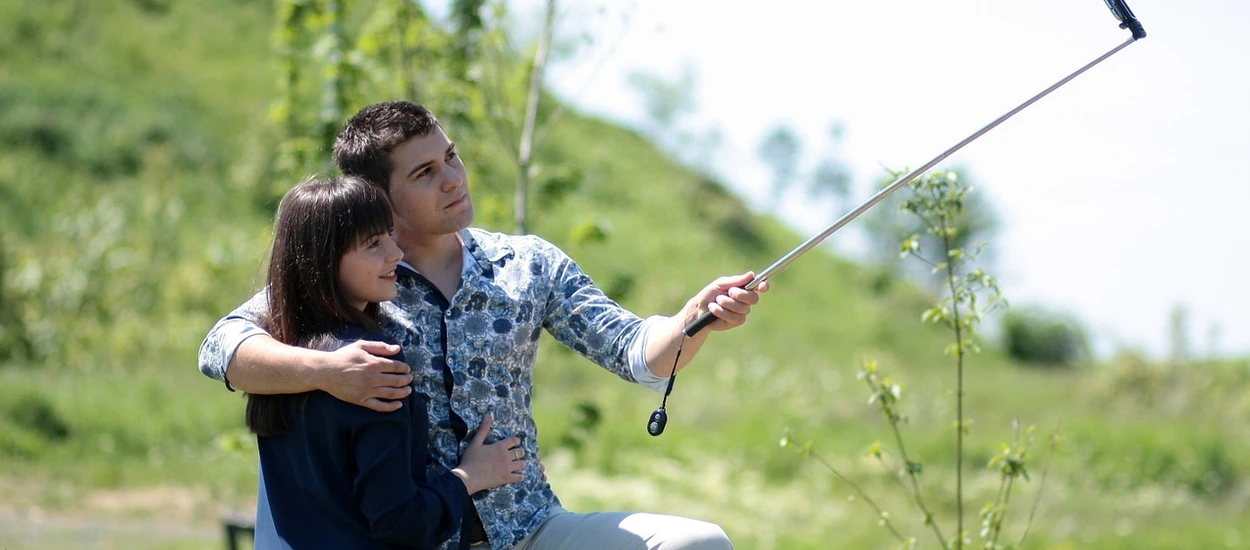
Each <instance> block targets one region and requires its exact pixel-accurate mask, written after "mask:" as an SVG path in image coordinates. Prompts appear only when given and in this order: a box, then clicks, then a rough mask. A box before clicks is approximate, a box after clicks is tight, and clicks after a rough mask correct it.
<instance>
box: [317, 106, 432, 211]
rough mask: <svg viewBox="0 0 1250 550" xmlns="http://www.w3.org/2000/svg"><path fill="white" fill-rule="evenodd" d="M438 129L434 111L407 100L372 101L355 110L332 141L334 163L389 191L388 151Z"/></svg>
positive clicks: (389, 166) (345, 173)
mask: <svg viewBox="0 0 1250 550" xmlns="http://www.w3.org/2000/svg"><path fill="white" fill-rule="evenodd" d="M435 128H438V119H436V118H434V113H431V112H430V110H429V109H426V108H425V107H424V106H422V105H417V104H416V103H412V102H410V101H387V102H385V103H375V104H373V105H370V106H368V107H365V108H364V109H361V110H360V112H358V113H356V115H355V116H353V117H352V118H351V120H348V121H347V125H346V126H344V127H343V130H342V131H340V132H339V135H338V137H337V138H335V140H334V164H336V165H338V167H339V170H340V171H341V172H343V175H345V176H355V177H358V178H361V179H363V180H365V181H367V182H369V183H371V184H373V185H376V186H378V187H380V188H382V189H383V190H384V191H387V192H388V193H389V191H390V180H391V169H392V168H393V167H392V166H391V157H390V155H391V150H392V149H394V148H395V147H396V146H397V145H399V144H401V143H403V142H405V141H408V140H409V139H410V138H412V137H416V136H425V135H429V134H430V132H433V131H434V129H435Z"/></svg>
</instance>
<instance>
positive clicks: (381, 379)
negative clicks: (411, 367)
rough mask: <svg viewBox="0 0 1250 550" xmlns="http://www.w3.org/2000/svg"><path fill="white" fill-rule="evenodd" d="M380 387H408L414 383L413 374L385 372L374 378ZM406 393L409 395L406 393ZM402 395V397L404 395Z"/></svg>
mask: <svg viewBox="0 0 1250 550" xmlns="http://www.w3.org/2000/svg"><path fill="white" fill-rule="evenodd" d="M374 383H375V385H377V386H378V387H379V388H406V387H408V386H409V385H411V384H412V375H411V374H383V375H379V376H378V377H376V378H375V379H374ZM404 395H408V394H407V393H404ZM404 395H401V396H400V397H403V396H404Z"/></svg>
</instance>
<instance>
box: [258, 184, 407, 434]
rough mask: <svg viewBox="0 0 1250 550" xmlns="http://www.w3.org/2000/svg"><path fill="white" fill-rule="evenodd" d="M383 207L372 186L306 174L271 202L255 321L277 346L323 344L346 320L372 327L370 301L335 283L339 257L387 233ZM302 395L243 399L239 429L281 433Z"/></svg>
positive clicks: (374, 309) (386, 206) (374, 313)
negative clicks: (262, 294) (356, 301)
mask: <svg viewBox="0 0 1250 550" xmlns="http://www.w3.org/2000/svg"><path fill="white" fill-rule="evenodd" d="M392 225H393V220H392V218H391V205H390V201H389V200H388V199H387V197H386V195H385V193H384V192H383V191H382V190H381V189H379V188H378V187H376V186H373V185H370V184H368V183H366V182H365V181H364V180H361V179H359V178H354V177H343V178H330V179H310V180H307V181H305V182H303V183H301V184H299V185H297V186H295V187H294V188H292V189H291V190H290V191H288V192H287V194H286V196H285V197H283V198H282V202H281V203H280V204H279V205H278V215H277V219H276V220H275V222H274V228H273V251H272V253H271V255H270V257H269V276H268V297H269V304H268V312H267V313H266V315H265V316H264V317H263V318H262V319H261V321H260V325H261V327H263V328H264V329H265V330H267V331H269V335H270V336H272V337H273V338H274V339H276V340H278V341H279V342H282V343H284V344H289V345H293V346H300V347H307V348H314V349H324V347H325V346H326V345H327V344H328V343H329V342H330V341H331V332H332V331H333V330H334V329H336V328H339V327H342V326H343V325H347V324H354V325H361V326H364V327H369V328H373V329H375V330H376V329H377V318H378V304H376V303H372V302H371V303H369V304H368V305H367V306H366V307H365V309H364V311H361V310H359V309H356V308H355V307H353V306H352V304H351V301H350V300H349V299H348V298H347V296H346V295H345V294H344V293H343V288H342V285H340V284H339V263H340V261H341V260H342V259H343V255H344V254H346V253H348V252H350V251H351V250H353V249H354V248H356V247H357V246H360V245H361V244H362V243H363V242H364V240H365V239H367V238H369V237H372V236H374V235H377V234H379V233H386V232H389V231H390V230H391V227H392ZM307 398H308V394H307V393H303V394H294V395H282V394H280V395H256V394H248V396H247V426H248V428H250V429H251V430H252V432H253V433H255V434H256V435H259V436H277V435H282V434H283V433H285V432H286V430H287V418H288V415H290V414H292V413H293V412H294V411H296V410H297V409H298V408H300V407H302V404H303V403H304V402H305V401H306V400H307Z"/></svg>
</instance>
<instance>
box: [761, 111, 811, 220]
mask: <svg viewBox="0 0 1250 550" xmlns="http://www.w3.org/2000/svg"><path fill="white" fill-rule="evenodd" d="M756 153H757V154H758V155H759V157H760V160H761V161H763V162H764V164H765V165H767V166H768V168H769V169H770V170H771V171H772V174H773V192H772V207H773V210H776V209H777V207H778V206H779V205H780V204H781V198H782V197H783V196H784V195H785V194H786V192H787V191H789V190H790V186H791V185H792V184H793V183H794V180H795V179H796V175H797V174H798V169H799V157H800V156H801V155H802V153H803V142H802V141H801V140H800V139H799V137H798V135H797V134H795V133H794V130H792V129H791V128H790V127H789V126H787V125H785V124H782V123H778V124H777V125H775V126H773V129H772V130H769V131H768V133H767V134H765V135H764V138H763V139H761V140H760V144H759V148H758V149H756Z"/></svg>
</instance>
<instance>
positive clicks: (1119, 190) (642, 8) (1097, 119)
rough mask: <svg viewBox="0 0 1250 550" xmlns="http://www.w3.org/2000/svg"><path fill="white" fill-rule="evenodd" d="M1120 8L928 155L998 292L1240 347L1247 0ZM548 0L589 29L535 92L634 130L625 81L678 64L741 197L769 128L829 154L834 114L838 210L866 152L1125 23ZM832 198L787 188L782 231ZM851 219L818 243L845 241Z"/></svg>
mask: <svg viewBox="0 0 1250 550" xmlns="http://www.w3.org/2000/svg"><path fill="white" fill-rule="evenodd" d="M525 4H526V3H525V2H523V3H522V5H525ZM528 4H530V5H533V6H534V7H537V5H538V4H537V3H536V2H534V1H533V0H530V1H529V2H528ZM1130 7H1131V8H1132V10H1133V11H1134V12H1135V13H1136V15H1137V17H1138V19H1139V20H1140V21H1141V22H1142V24H1143V26H1144V27H1145V29H1146V32H1147V33H1148V36H1147V37H1146V38H1145V39H1143V40H1141V41H1138V42H1136V43H1133V44H1131V45H1130V46H1128V47H1127V48H1125V49H1123V50H1122V51H1120V52H1119V53H1117V54H1116V55H1114V56H1112V57H1111V58H1109V59H1108V60H1106V61H1105V62H1103V63H1102V64H1100V65H1098V66H1096V67H1094V68H1093V69H1091V70H1090V71H1089V72H1087V73H1085V74H1083V75H1081V76H1079V77H1077V78H1076V79H1075V80H1073V81H1071V82H1070V83H1068V84H1066V85H1065V86H1063V87H1062V88H1060V89H1058V90H1057V91H1055V92H1054V93H1052V94H1051V95H1049V96H1047V97H1046V98H1044V99H1042V100H1041V101H1039V102H1038V103H1036V104H1034V105H1032V106H1030V107H1029V108H1027V109H1025V110H1024V111H1022V112H1021V113H1019V114H1018V115H1016V116H1015V117H1014V118H1012V119H1010V120H1009V121H1007V122H1006V123H1004V124H1003V125H1002V126H999V127H998V128H996V129H994V130H992V131H990V132H989V133H987V134H985V135H984V136H982V137H981V138H979V139H978V140H976V141H974V142H973V143H971V144H969V145H968V146H967V147H965V148H963V149H962V150H960V151H959V152H957V153H955V154H954V155H953V156H952V157H950V158H949V159H947V161H946V162H944V163H943V164H940V165H939V166H938V168H943V167H946V168H954V167H959V168H963V169H965V170H966V172H967V173H968V175H969V176H970V178H971V182H972V183H973V184H974V185H975V186H976V188H977V192H979V193H984V194H985V195H986V196H987V197H988V198H989V199H990V202H991V203H992V205H993V207H994V209H995V210H996V211H997V212H998V214H999V217H1000V218H1001V220H1002V228H1001V231H1000V233H999V234H998V236H997V237H996V238H995V239H994V241H993V242H992V246H993V247H994V248H995V255H996V262H997V263H996V265H997V274H998V275H999V277H1000V282H1001V284H1000V286H1001V288H1002V290H1003V292H1004V293H1005V294H1006V295H1007V297H1008V298H1009V299H1010V300H1011V301H1012V303H1013V304H1016V305H1018V306H1019V305H1034V306H1040V307H1044V308H1048V309H1050V310H1053V311H1058V312H1063V313H1067V314H1070V315H1072V316H1074V317H1075V318H1077V319H1078V320H1079V321H1080V322H1081V323H1082V324H1083V325H1084V326H1085V328H1086V329H1087V330H1088V331H1089V333H1090V335H1091V337H1092V339H1093V343H1094V349H1095V351H1096V353H1097V354H1098V355H1099V356H1101V357H1111V356H1114V355H1115V354H1117V353H1119V352H1122V351H1127V350H1133V351H1139V352H1144V353H1146V354H1148V355H1151V356H1153V357H1157V358H1162V357H1166V356H1167V355H1168V353H1169V352H1170V350H1171V345H1170V341H1171V340H1170V334H1171V332H1170V329H1169V327H1170V325H1171V322H1170V318H1171V316H1172V312H1173V311H1175V310H1176V309H1177V308H1183V310H1184V311H1185V313H1186V317H1185V319H1186V323H1185V325H1186V328H1187V331H1186V335H1187V337H1188V339H1189V342H1190V347H1191V351H1192V353H1193V354H1194V355H1196V356H1200V357H1201V356H1208V355H1219V356H1225V357H1229V356H1237V357H1246V356H1250V315H1248V314H1247V313H1248V312H1247V310H1250V285H1248V284H1247V281H1248V280H1250V259H1248V258H1250V255H1248V254H1250V232H1248V231H1247V229H1246V225H1245V223H1244V222H1245V219H1246V218H1247V217H1250V212H1247V209H1248V208H1250V176H1248V175H1247V170H1246V169H1245V168H1244V167H1243V166H1242V165H1241V164H1240V163H1241V161H1243V160H1246V159H1247V157H1250V106H1248V105H1247V101H1250V42H1247V41H1246V40H1245V39H1244V38H1242V36H1244V34H1245V29H1244V25H1245V23H1246V22H1247V21H1250V2H1247V1H1245V0H1198V1H1194V2H1176V1H1175V0H1130ZM565 10H566V15H565V16H564V18H563V19H562V20H561V23H560V28H559V29H558V30H557V32H560V33H567V34H572V35H574V36H575V35H576V34H577V33H579V32H582V31H584V30H586V29H590V30H591V31H592V32H593V35H594V37H595V39H594V41H593V42H592V43H591V45H590V46H586V47H584V48H583V49H582V50H581V53H580V54H579V55H576V56H573V57H570V58H568V59H565V60H563V61H561V62H559V63H556V64H554V65H553V66H552V69H551V71H550V73H549V82H550V85H551V86H552V87H553V89H554V90H555V91H556V92H557V93H558V94H559V95H561V96H563V97H564V98H565V99H567V100H569V101H571V102H572V103H573V104H575V105H576V106H577V107H578V108H579V109H580V110H582V111H584V112H588V113H593V114H596V115H599V116H603V117H606V118H609V119H613V120H617V121H621V122H623V123H625V124H628V125H631V126H634V127H640V125H641V123H642V121H644V120H645V115H644V111H643V109H642V101H641V96H640V94H639V93H638V92H637V91H636V89H635V88H634V87H632V86H630V85H629V84H628V75H630V74H633V73H647V74H651V75H656V76H660V77H663V78H666V79H669V80H675V79H677V78H678V77H679V75H680V74H681V73H682V70H683V68H684V67H690V68H691V70H692V71H693V74H694V76H695V86H694V87H693V89H692V91H691V95H692V99H694V105H695V109H694V112H693V113H692V114H691V115H690V116H689V117H688V118H687V119H686V121H685V122H684V125H685V126H686V127H687V128H689V129H691V130H692V131H695V132H696V133H698V132H703V131H707V130H710V129H716V131H717V132H718V133H719V134H720V135H721V140H720V144H719V147H718V148H717V149H716V150H715V153H714V155H713V157H712V163H711V165H712V166H713V167H714V171H715V173H716V174H717V175H718V176H719V177H720V178H721V179H722V181H724V182H725V183H726V185H727V186H729V187H730V188H731V189H732V190H734V191H735V192H736V193H738V194H739V195H740V196H741V197H742V198H743V199H744V201H746V202H747V204H748V205H751V206H752V207H754V208H755V209H756V210H757V211H760V212H765V211H768V209H769V207H770V206H771V205H772V202H771V199H770V198H769V190H770V189H771V182H772V179H771V176H770V172H769V171H768V169H767V167H766V165H765V164H763V163H762V162H761V161H760V159H759V156H758V155H757V153H756V151H757V148H758V145H759V142H760V140H761V138H762V137H763V136H764V135H765V133H766V132H767V131H768V130H769V129H771V128H773V127H774V126H776V125H777V124H779V123H782V124H786V125H789V126H790V127H792V128H793V129H795V130H796V131H797V132H798V133H799V135H800V137H801V138H802V139H803V142H804V148H805V153H806V154H805V157H804V159H803V161H802V162H801V163H800V170H801V171H810V169H811V168H812V167H814V166H815V164H816V162H817V161H819V160H820V159H821V158H822V155H828V154H830V151H831V149H830V147H831V145H830V143H831V142H830V140H829V138H828V136H829V128H830V126H831V125H832V124H833V123H835V122H837V123H840V124H841V125H842V126H843V128H844V133H843V136H842V140H841V142H840V146H839V148H838V149H837V151H836V154H837V155H838V157H839V158H840V159H841V160H842V161H843V162H845V163H847V164H848V165H849V166H850V167H851V168H852V174H853V178H854V185H855V190H854V192H853V201H852V202H853V204H852V206H853V205H854V204H858V203H859V202H862V201H863V200H864V199H866V198H867V197H868V196H869V195H871V192H872V191H873V189H872V188H871V185H872V183H873V182H877V181H879V180H880V179H881V177H882V176H883V175H884V172H883V171H882V166H889V167H896V168H897V167H916V166H919V165H922V164H924V163H925V162H927V161H928V160H929V159H931V158H933V157H935V156H937V155H938V154H939V153H941V152H943V151H945V150H946V149H947V148H949V147H951V146H953V145H955V144H956V143H958V142H959V141H960V140H962V139H963V138H965V137H967V136H968V135H970V134H972V133H973V132H975V131H976V130H978V129H979V128H981V127H982V126H984V125H985V124H987V123H989V122H990V121H992V120H994V119H995V118H997V117H998V116H999V115H1001V114H1003V113H1006V112H1007V111H1009V110H1011V109H1012V108H1014V107H1015V106H1016V105H1018V104H1020V103H1022V102H1023V101H1025V100H1026V99H1028V98H1029V97H1031V96H1032V95H1033V94H1035V93H1037V92H1040V91H1041V90H1043V89H1045V88H1046V87H1047V86H1049V85H1050V84H1052V83H1054V82H1056V81H1058V80H1059V79H1060V78H1062V77H1064V76H1066V75H1067V74H1069V73H1070V72H1072V71H1075V70H1076V69H1078V68H1080V67H1081V66H1082V65H1084V64H1086V63H1088V62H1090V61H1093V60H1094V59H1095V58H1097V57H1098V56H1100V55H1102V54H1103V53H1106V52H1108V51H1110V50H1111V49H1113V48H1115V47H1116V46H1118V45H1120V44H1121V43H1123V42H1124V41H1126V40H1128V39H1129V38H1130V36H1131V35H1130V33H1129V32H1128V31H1127V30H1122V29H1119V28H1118V23H1117V21H1116V20H1115V18H1114V17H1113V16H1112V15H1111V13H1110V11H1109V10H1108V9H1107V7H1106V6H1105V4H1104V3H1103V2H1099V1H1097V0H1029V1H1009V2H1005V1H1002V0H894V1H888V2H815V1H806V2H804V1H799V0H771V1H770V2H767V3H763V2H746V1H736V0H733V1H726V0H720V1H714V0H634V1H631V2H628V3H619V4H618V3H595V2H592V1H589V0H580V1H577V2H568V3H567V4H566V5H565ZM536 15H537V12H536V11H535V16H536ZM623 16H624V17H623ZM579 27H580V28H579ZM849 209H850V207H846V208H845V209H844V210H840V211H836V210H833V209H832V208H831V207H830V206H829V205H823V206H819V205H815V203H813V202H812V201H806V200H804V199H803V196H802V195H800V194H797V193H796V194H795V195H793V196H791V197H789V199H787V200H785V201H784V202H783V203H782V205H781V208H780V209H779V210H778V211H776V212H777V215H778V216H779V217H780V218H782V219H783V220H785V221H786V222H787V223H789V224H790V225H791V226H793V227H794V229H795V230H796V232H797V233H798V234H799V237H798V238H796V242H795V243H794V244H795V245H796V246H797V245H798V244H799V243H800V242H801V241H802V240H803V239H804V238H806V237H807V236H810V235H814V234H816V233H819V232H820V231H821V230H822V229H823V228H825V227H826V226H827V225H829V224H830V223H832V222H833V221H834V220H836V219H837V218H838V217H839V216H841V215H842V214H844V213H845V212H846V211H848V210H849ZM900 215H902V214H900ZM856 223H857V222H852V224H851V225H850V226H848V227H847V228H846V230H845V233H846V234H845V235H844V233H842V232H840V233H838V234H835V235H833V236H832V237H831V238H830V239H829V241H828V243H829V245H830V246H832V247H834V248H835V249H838V250H844V251H848V253H850V254H855V253H856V252H855V249H856V244H855V243H856V240H855V235H854V227H855V224H856ZM783 253H784V252H783ZM800 261H801V260H800ZM764 267H766V266H743V270H744V271H745V270H746V269H754V270H757V271H758V270H760V269H763V268H764ZM776 290H777V291H779V292H785V291H787V289H784V288H781V287H780V286H778V287H776Z"/></svg>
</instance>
